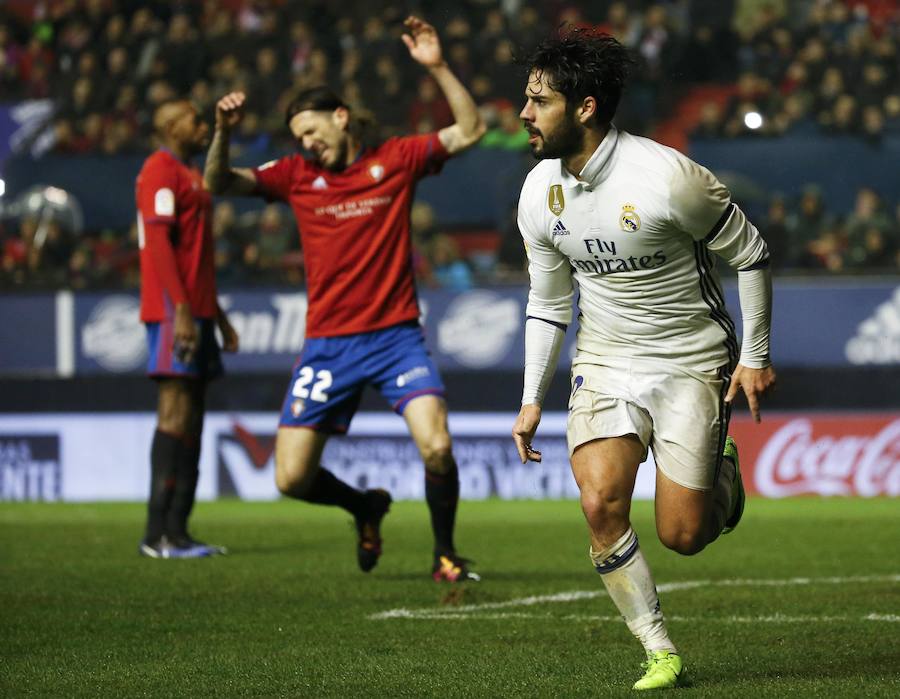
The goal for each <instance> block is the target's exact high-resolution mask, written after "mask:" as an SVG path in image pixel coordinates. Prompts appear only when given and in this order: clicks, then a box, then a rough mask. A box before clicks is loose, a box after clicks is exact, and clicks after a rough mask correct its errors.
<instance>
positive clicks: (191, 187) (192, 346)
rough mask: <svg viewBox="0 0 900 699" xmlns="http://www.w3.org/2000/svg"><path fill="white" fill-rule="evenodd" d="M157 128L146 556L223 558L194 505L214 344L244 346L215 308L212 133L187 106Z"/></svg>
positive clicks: (144, 217)
mask: <svg viewBox="0 0 900 699" xmlns="http://www.w3.org/2000/svg"><path fill="white" fill-rule="evenodd" d="M153 126H154V129H155V131H156V135H157V138H158V139H159V141H160V143H161V145H162V147H161V148H160V149H159V150H157V151H156V152H155V153H153V154H152V155H151V156H150V157H149V158H147V160H146V161H145V162H144V166H143V167H142V168H141V172H140V174H139V175H138V178H137V189H136V199H137V210H138V213H137V223H138V243H139V245H140V250H141V252H140V258H141V320H142V321H143V322H144V323H145V324H146V325H147V340H148V343H149V348H150V359H149V362H148V367H147V374H148V375H149V376H150V377H151V378H153V379H155V380H156V382H157V385H158V386H159V400H158V404H157V428H156V433H155V434H154V436H153V446H152V447H151V452H150V463H151V478H150V499H149V502H148V508H147V529H146V532H145V535H144V539H143V541H142V542H141V544H140V547H139V551H140V553H141V554H142V555H144V556H150V557H152V558H196V557H203V556H209V555H212V554H215V553H224V549H222V548H221V547H219V546H209V545H206V544H202V543H201V542H198V541H196V540H194V539H193V538H192V537H191V536H190V535H189V534H188V530H187V520H188V517H189V516H190V513H191V509H192V508H193V505H194V491H195V490H196V487H197V478H198V463H199V459H200V435H201V433H202V431H203V413H204V400H205V394H206V385H207V382H208V381H209V380H211V379H214V378H216V377H217V376H219V375H221V373H222V360H221V357H220V356H219V345H218V342H217V340H216V337H215V326H216V325H218V327H219V330H220V331H221V333H222V337H223V340H224V349H225V350H226V351H228V352H234V351H236V350H237V346H238V338H237V335H236V334H235V332H234V329H233V328H232V327H231V325H230V324H229V322H228V319H227V317H226V316H225V314H224V313H223V312H222V310H221V309H220V308H219V304H218V302H217V300H216V279H215V266H214V263H213V239H212V228H211V223H212V196H211V195H210V194H209V192H207V191H206V189H205V187H204V184H203V177H202V175H201V174H200V171H199V170H198V169H197V168H196V167H191V166H190V165H189V164H188V161H189V160H190V158H191V157H192V156H194V155H197V154H198V153H200V152H202V151H203V149H204V148H205V147H206V145H207V144H208V143H209V126H208V125H207V124H205V123H204V122H203V121H201V120H200V118H199V116H198V114H197V110H196V109H195V108H194V107H193V106H192V105H191V104H190V102H187V101H185V100H175V101H171V102H167V103H165V104H162V105H160V106H159V107H158V108H157V109H156V112H155V113H154V117H153Z"/></svg>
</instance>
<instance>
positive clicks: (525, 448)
mask: <svg viewBox="0 0 900 699" xmlns="http://www.w3.org/2000/svg"><path fill="white" fill-rule="evenodd" d="M540 422H541V406H539V405H536V404H534V403H530V404H528V405H523V406H522V409H521V410H520V411H519V417H517V418H516V424H515V425H513V431H512V437H513V441H514V442H515V443H516V449H517V450H518V451H519V458H520V459H521V460H522V463H523V464H524V463H525V462H526V461H540V460H541V452H539V451H537V450H535V449H533V448H532V446H531V440H532V439H534V433H535V432H537V428H538V425H539V424H540Z"/></svg>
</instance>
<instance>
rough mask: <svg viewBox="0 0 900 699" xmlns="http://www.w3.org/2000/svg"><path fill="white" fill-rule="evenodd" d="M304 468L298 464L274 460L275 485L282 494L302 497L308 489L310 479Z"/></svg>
mask: <svg viewBox="0 0 900 699" xmlns="http://www.w3.org/2000/svg"><path fill="white" fill-rule="evenodd" d="M309 475H310V474H309V473H308V472H307V470H306V469H303V468H302V467H301V466H299V465H298V464H291V463H286V462H283V461H281V462H280V461H278V460H277V459H276V461H275V487H276V488H278V492H279V493H281V494H282V495H288V496H290V497H294V498H300V497H303V496H304V495H305V494H306V492H307V491H308V490H309V486H310V484H311V482H312V479H311V478H310V477H309Z"/></svg>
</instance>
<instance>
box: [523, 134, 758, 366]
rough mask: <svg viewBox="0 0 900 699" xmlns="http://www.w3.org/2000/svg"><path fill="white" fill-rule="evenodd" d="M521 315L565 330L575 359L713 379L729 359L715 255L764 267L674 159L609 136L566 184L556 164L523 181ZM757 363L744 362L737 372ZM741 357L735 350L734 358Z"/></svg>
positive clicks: (730, 217) (697, 175) (692, 169)
mask: <svg viewBox="0 0 900 699" xmlns="http://www.w3.org/2000/svg"><path fill="white" fill-rule="evenodd" d="M519 230H520V231H521V233H522V237H523V238H524V240H525V243H526V248H527V251H528V260H529V267H528V269H529V274H530V276H531V291H530V293H529V297H528V309H527V314H528V316H530V317H535V318H540V319H543V320H547V321H551V322H552V323H559V324H568V323H569V322H570V321H571V317H572V300H573V296H574V285H573V279H574V280H576V281H577V282H578V289H579V294H580V297H579V303H578V305H579V310H580V315H579V325H580V329H579V332H578V344H577V346H578V353H579V356H580V357H584V358H588V359H589V358H590V357H591V356H595V357H598V358H602V357H606V356H615V357H626V358H635V359H644V358H646V359H652V360H663V361H666V362H673V363H676V364H679V365H682V366H686V367H690V368H693V369H699V370H703V371H706V370H714V369H717V368H719V367H721V366H723V365H725V364H731V365H734V364H735V363H736V362H737V361H738V359H739V346H738V342H737V338H736V336H735V331H734V323H733V322H732V320H731V318H730V317H729V315H728V312H727V311H726V309H725V296H724V294H723V293H722V287H721V284H720V282H719V277H718V274H717V273H716V271H715V262H714V258H713V257H712V255H711V254H710V251H712V252H715V253H716V254H717V255H719V256H721V257H722V258H723V259H725V261H726V262H728V263H729V264H730V265H731V266H732V267H735V268H736V269H738V270H752V269H756V268H758V267H759V266H763V265H765V264H767V262H768V251H767V249H766V245H765V242H764V241H763V240H762V238H761V237H760V235H759V232H758V231H757V230H756V228H755V227H754V226H753V225H752V224H751V223H750V222H749V221H748V220H747V219H746V217H745V216H744V214H743V213H742V212H741V211H740V209H739V208H738V207H737V206H736V205H735V204H733V203H732V202H731V196H730V194H729V192H728V190H727V189H726V188H725V186H724V185H722V184H721V183H720V182H719V181H718V180H717V179H716V178H715V177H714V176H713V175H712V173H710V172H709V170H707V169H706V168H704V167H702V166H700V165H698V164H697V163H695V162H693V161H692V160H690V159H689V158H687V157H686V156H684V155H682V154H681V153H679V152H678V151H676V150H674V149H672V148H668V147H666V146H663V145H660V144H659V143H656V142H655V141H651V140H650V139H647V138H640V137H638V136H632V135H631V134H629V133H626V132H624V131H618V130H617V129H616V128H615V127H611V128H610V131H609V133H608V134H607V135H606V137H605V138H604V139H603V142H602V143H601V144H600V146H599V147H598V148H597V150H596V151H595V152H594V154H593V155H592V156H591V158H590V160H588V162H587V163H586V164H585V166H584V169H583V170H582V171H581V173H580V174H579V177H578V178H576V177H574V176H573V175H571V174H570V173H569V172H568V171H567V170H566V169H565V167H563V165H562V162H561V161H560V160H544V161H542V162H540V163H539V164H538V165H537V166H536V167H535V168H534V169H533V170H532V171H531V173H529V175H528V177H527V179H526V180H525V184H524V185H523V186H522V195H521V198H520V200H519ZM764 344H765V348H764V352H765V355H766V356H760V357H744V356H742V357H741V358H740V359H741V362H742V363H744V360H745V359H746V363H747V365H748V366H765V365H766V364H768V338H767V337H766V341H765V343H764ZM745 353H746V352H745Z"/></svg>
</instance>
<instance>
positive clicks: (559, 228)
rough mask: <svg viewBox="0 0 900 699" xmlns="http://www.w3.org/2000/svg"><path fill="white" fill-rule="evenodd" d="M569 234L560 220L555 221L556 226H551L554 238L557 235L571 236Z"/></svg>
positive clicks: (570, 232)
mask: <svg viewBox="0 0 900 699" xmlns="http://www.w3.org/2000/svg"><path fill="white" fill-rule="evenodd" d="M571 234H572V231H570V230H569V229H568V228H566V227H565V225H564V224H563V222H562V219H560V220H559V221H557V222H556V225H555V226H553V235H554V236H557V235H571Z"/></svg>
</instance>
